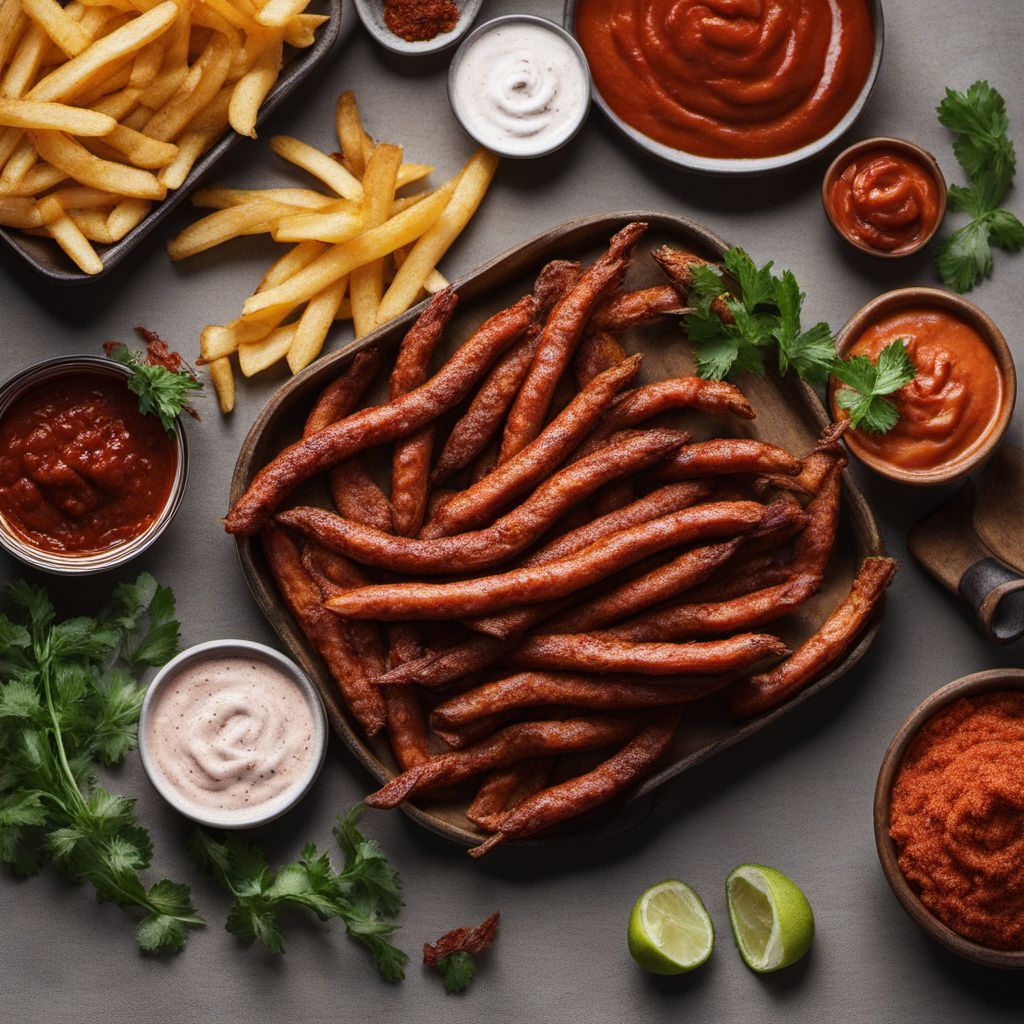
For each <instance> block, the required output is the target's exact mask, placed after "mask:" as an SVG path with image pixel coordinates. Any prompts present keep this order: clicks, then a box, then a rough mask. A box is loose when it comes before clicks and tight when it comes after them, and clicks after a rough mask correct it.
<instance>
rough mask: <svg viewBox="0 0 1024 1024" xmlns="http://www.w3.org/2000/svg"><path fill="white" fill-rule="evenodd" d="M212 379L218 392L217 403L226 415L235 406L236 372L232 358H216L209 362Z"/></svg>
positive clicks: (214, 388)
mask: <svg viewBox="0 0 1024 1024" xmlns="http://www.w3.org/2000/svg"><path fill="white" fill-rule="evenodd" d="M209 370H210V380H211V381H212V382H213V390H214V391H216V392H217V404H218V405H219V406H220V411H221V412H222V413H224V415H225V416H226V415H227V414H228V413H229V412H231V410H232V409H234V407H235V374H234V372H233V371H232V369H231V360H230V359H215V360H214V361H213V362H212V363H210V364H209Z"/></svg>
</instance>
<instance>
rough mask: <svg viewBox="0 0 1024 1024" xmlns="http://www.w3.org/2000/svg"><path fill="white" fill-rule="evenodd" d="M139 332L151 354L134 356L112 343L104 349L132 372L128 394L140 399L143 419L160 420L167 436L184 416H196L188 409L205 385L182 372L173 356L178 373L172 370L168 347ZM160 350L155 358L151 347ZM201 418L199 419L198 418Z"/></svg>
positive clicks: (193, 376) (119, 343) (135, 353)
mask: <svg viewBox="0 0 1024 1024" xmlns="http://www.w3.org/2000/svg"><path fill="white" fill-rule="evenodd" d="M139 332H140V333H141V334H142V336H143V337H144V338H146V339H147V342H148V352H147V354H145V355H144V354H143V353H141V352H133V351H132V350H131V349H129V348H128V346H127V345H124V344H122V343H121V342H109V343H108V344H107V345H106V346H105V348H106V351H107V355H108V356H109V357H110V358H111V359H113V360H114V361H115V362H117V363H121V364H122V365H123V366H127V367H128V369H129V370H131V371H132V375H131V376H130V377H129V378H128V390H129V391H131V392H133V393H134V394H136V395H138V396H139V412H141V413H142V414H143V415H144V416H150V415H152V416H157V417H159V419H160V423H161V424H162V426H163V428H164V430H166V431H167V433H168V434H173V433H174V421H175V420H176V419H177V417H178V415H179V414H180V413H182V412H188V413H189V414H190V415H192V416H195V415H196V413H195V410H194V409H192V408H191V406H190V405H189V396H190V395H191V393H192V392H193V391H202V390H203V383H202V381H201V380H199V378H198V377H196V375H195V374H194V373H192V372H191V371H190V370H188V369H187V368H183V364H182V363H181V359H180V357H177V356H174V357H173V362H172V363H171V365H176V366H178V367H179V368H178V369H170V367H169V365H168V362H170V360H169V359H168V356H169V355H173V354H170V353H168V352H167V347H166V345H164V343H163V342H162V341H160V340H159V338H156V335H151V334H150V332H148V331H146V332H145V333H143V329H142V328H139ZM150 338H154V339H156V342H155V343H156V344H158V345H159V346H161V349H162V353H163V355H162V357H161V358H160V359H157V358H153V351H152V347H153V344H154V342H152V341H149V339H150ZM197 418H198V417H197Z"/></svg>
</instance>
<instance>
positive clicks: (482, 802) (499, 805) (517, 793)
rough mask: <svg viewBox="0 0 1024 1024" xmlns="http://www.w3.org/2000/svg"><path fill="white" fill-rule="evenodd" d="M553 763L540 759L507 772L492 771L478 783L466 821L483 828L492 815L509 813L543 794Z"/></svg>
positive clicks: (506, 769)
mask: <svg viewBox="0 0 1024 1024" xmlns="http://www.w3.org/2000/svg"><path fill="white" fill-rule="evenodd" d="M554 760H555V759H554V758H552V757H540V758H537V760H535V761H523V762H522V763H521V764H514V765H511V766H509V767H508V768H495V769H494V771H492V772H491V774H490V775H488V776H487V777H486V778H485V779H484V781H483V782H481V783H480V788H479V789H478V790H477V794H476V796H475V797H474V798H473V802H472V803H471V804H470V805H469V807H468V808H467V809H466V817H467V818H469V820H470V821H471V822H473V824H474V825H479V826H480V827H481V828H486V827H487V823H488V822H489V821H490V820H491V819H492V818H493V817H494V816H495V815H497V814H503V813H504V812H505V811H508V810H511V809H512V808H513V807H516V806H518V805H519V804H521V803H522V802H523V801H524V800H525V799H526V798H527V797H528V796H533V794H534V793H537V792H539V791H540V790H542V789H543V788H544V787H545V786H546V785H547V782H548V778H549V777H550V775H551V769H552V767H553V766H554Z"/></svg>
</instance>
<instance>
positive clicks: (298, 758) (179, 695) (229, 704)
mask: <svg viewBox="0 0 1024 1024" xmlns="http://www.w3.org/2000/svg"><path fill="white" fill-rule="evenodd" d="M154 697H155V700H154V701H153V703H152V704H151V706H150V708H149V711H148V714H147V716H146V735H145V737H144V740H145V744H146V753H147V756H148V758H149V761H150V770H151V772H155V773H157V774H158V775H159V776H161V777H162V779H163V781H164V783H165V785H166V786H167V787H169V788H170V789H172V790H173V791H174V792H175V793H176V794H177V795H178V798H179V799H178V801H176V802H177V803H178V805H179V807H180V808H181V809H182V810H183V811H184V812H185V813H186V814H187V813H188V812H189V810H190V809H192V810H194V811H195V812H196V813H197V816H199V817H204V818H216V819H217V820H218V821H223V822H225V823H229V822H231V821H239V822H241V821H244V820H246V819H248V818H252V817H254V816H262V814H263V813H270V812H271V811H272V810H273V808H272V806H271V805H273V804H280V803H284V802H285V801H286V800H287V799H288V798H289V797H290V796H292V795H294V793H295V790H296V789H298V788H300V787H303V786H304V785H305V784H306V783H307V782H308V781H309V778H310V770H311V768H312V767H313V766H312V762H313V760H314V758H315V757H316V755H317V736H316V731H315V722H314V718H313V711H312V709H311V708H310V705H309V701H308V699H307V697H306V695H305V694H304V693H303V691H302V690H301V689H300V688H299V686H298V684H297V683H296V682H295V681H294V680H293V679H291V678H290V677H289V676H288V675H287V674H286V673H285V672H284V671H282V670H281V669H280V668H277V667H276V666H275V665H273V664H271V663H270V662H267V661H264V660H262V659H260V658H256V657H251V658H242V657H210V658H205V659H200V660H198V661H194V662H192V663H191V664H186V665H184V666H183V667H182V668H181V669H180V671H178V672H176V673H175V674H174V675H173V676H171V677H170V678H169V679H167V680H166V681H165V682H164V683H163V684H162V686H161V687H160V689H159V691H158V692H157V693H156V694H155V695H154Z"/></svg>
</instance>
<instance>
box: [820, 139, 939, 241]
mask: <svg viewBox="0 0 1024 1024" xmlns="http://www.w3.org/2000/svg"><path fill="white" fill-rule="evenodd" d="M882 148H888V149H898V150H902V151H903V152H905V153H908V154H909V155H910V156H912V157H913V158H914V159H916V160H917V161H918V163H920V164H923V165H924V167H925V168H926V169H927V170H929V171H930V172H931V174H932V177H933V178H934V179H935V181H936V183H937V184H938V187H939V207H938V211H937V214H936V217H935V223H934V224H933V225H932V227H931V230H929V231H928V232H926V233H925V234H924V235H922V236H921V237H920V238H919V239H918V240H917V241H916V242H914V243H913V245H910V246H907V247H906V248H905V249H897V250H894V251H892V252H886V251H885V250H883V249H875V248H873V247H872V246H870V245H868V244H867V243H866V242H862V241H861V240H860V239H858V238H856V237H855V236H854V235H851V234H849V233H848V232H846V231H844V230H843V229H842V228H841V227H840V226H839V225H838V224H837V223H836V219H835V216H834V213H833V210H832V199H831V194H830V193H831V191H832V186H833V185H834V184H835V180H836V178H838V177H839V175H840V173H841V172H842V170H843V169H844V168H845V167H846V165H847V164H849V163H850V162H851V161H852V160H853V159H854V158H855V157H857V156H860V154H861V153H864V152H868V151H869V150H872V149H882ZM948 198H949V185H948V184H947V182H946V176H945V175H944V174H943V173H942V168H941V167H940V166H939V161H938V160H936V159H935V156H934V154H932V153H930V152H929V151H928V150H927V149H925V148H924V146H919V145H918V144H917V143H916V142H911V141H910V140H909V139H901V138H899V137H898V136H896V135H875V136H872V137H871V138H870V139H861V141H860V142H855V143H854V144H853V145H852V146H847V147H846V149H844V150H843V151H842V152H841V153H840V154H839V155H838V156H837V157H836V158H835V159H834V160H833V161H832V163H830V164H829V165H828V170H827V171H825V176H824V177H823V178H822V179H821V205H822V206H823V207H824V208H825V216H826V217H828V222H829V224H831V225H832V228H833V230H834V231H835V233H836V234H837V235H839V237H840V238H841V239H842V240H843V241H844V242H846V243H847V244H848V245H852V246H853V248H854V249H858V250H860V252H863V253H867V254H868V255H869V256H877V257H878V258H879V259H888V260H898V259H902V258H903V257H904V256H913V255H914V253H916V252H920V251H921V250H922V249H923V248H924V247H925V246H926V245H927V244H928V243H929V242H930V241H931V240H932V239H933V238H934V237H935V236H936V234H937V233H938V230H939V228H940V227H941V225H942V221H943V218H944V217H945V216H946V202H947V200H948Z"/></svg>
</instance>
